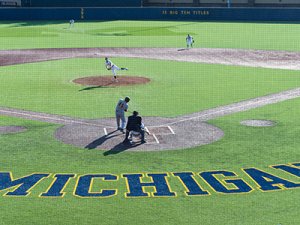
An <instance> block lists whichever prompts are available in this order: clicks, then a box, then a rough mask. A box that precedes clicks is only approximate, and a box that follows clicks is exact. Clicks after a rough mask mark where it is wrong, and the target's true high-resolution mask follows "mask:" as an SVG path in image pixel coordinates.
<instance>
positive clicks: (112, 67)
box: [105, 57, 128, 82]
mask: <svg viewBox="0 0 300 225" xmlns="http://www.w3.org/2000/svg"><path fill="white" fill-rule="evenodd" d="M105 67H106V69H107V70H111V71H112V73H113V75H114V77H113V79H112V80H113V81H115V82H118V80H117V70H128V69H127V68H123V67H122V68H119V67H117V66H116V65H115V64H113V62H112V61H110V60H109V59H108V58H107V57H105Z"/></svg>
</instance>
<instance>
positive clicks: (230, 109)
mask: <svg viewBox="0 0 300 225" xmlns="http://www.w3.org/2000/svg"><path fill="white" fill-rule="evenodd" d="M278 94H279V93H277V95H278ZM291 95H292V94H287V95H286V96H285V98H284V99H281V100H280V99H278V101H276V102H270V101H272V100H275V99H277V98H278V96H274V97H271V98H268V99H264V100H260V101H256V102H253V103H246V104H242V105H240V106H232V107H230V108H227V109H221V110H217V111H214V112H208V113H204V114H201V115H199V116H194V117H189V118H186V119H181V120H177V121H174V122H170V123H166V124H162V125H158V126H152V127H165V126H169V125H173V124H176V123H181V122H185V121H189V120H194V119H199V118H201V117H206V116H212V115H214V114H219V113H222V112H226V111H232V110H237V109H239V108H245V107H246V106H252V105H257V104H258V106H257V107H253V108H249V109H245V110H241V111H236V112H232V113H229V114H226V115H230V114H233V113H237V112H243V111H248V110H250V109H255V108H259V107H263V106H266V105H269V104H275V103H278V102H283V101H286V100H290V99H294V98H299V97H300V96H294V97H293V98H288V97H290V96H291ZM251 100H254V99H249V100H246V101H251ZM269 102H270V103H269ZM238 103H241V102H237V103H235V104H238ZM262 103H266V104H263V105H260V104H262ZM222 107H226V106H222ZM208 110H212V109H208ZM220 116H225V115H220ZM216 117H218V115H217V116H216ZM216 117H213V118H208V119H207V120H211V119H215V118H216Z"/></svg>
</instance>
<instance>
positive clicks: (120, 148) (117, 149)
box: [103, 142, 142, 156]
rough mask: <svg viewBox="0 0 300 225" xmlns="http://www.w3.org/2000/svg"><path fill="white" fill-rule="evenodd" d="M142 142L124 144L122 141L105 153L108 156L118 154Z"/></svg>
mask: <svg viewBox="0 0 300 225" xmlns="http://www.w3.org/2000/svg"><path fill="white" fill-rule="evenodd" d="M141 144H142V143H138V144H134V145H132V144H129V143H128V144H123V143H122V142H121V143H119V144H117V145H116V146H114V147H113V148H112V149H110V150H108V151H106V152H104V153H103V155H104V156H108V155H116V154H119V153H121V152H124V151H126V150H128V149H131V148H135V147H137V146H139V145H141Z"/></svg>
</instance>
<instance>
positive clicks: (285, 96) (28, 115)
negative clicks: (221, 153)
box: [0, 88, 300, 143]
mask: <svg viewBox="0 0 300 225" xmlns="http://www.w3.org/2000/svg"><path fill="white" fill-rule="evenodd" d="M291 91H293V92H292V93H287V92H291ZM299 97H300V88H296V89H291V90H286V91H282V92H279V93H275V94H271V95H267V96H262V97H257V98H254V99H249V100H244V101H241V102H237V103H233V104H229V105H227V106H226V105H224V106H220V107H217V108H212V109H208V110H206V111H210V112H206V113H205V111H203V112H202V113H201V112H198V114H199V115H198V116H192V117H187V116H182V117H185V118H184V119H179V120H176V121H174V122H169V123H166V124H162V125H157V126H148V127H168V128H169V130H170V131H171V132H172V134H175V132H174V131H173V129H172V128H171V127H170V125H174V124H177V123H181V122H185V121H189V120H195V119H200V118H205V117H209V118H206V120H204V121H207V120H211V119H215V118H216V117H221V116H225V115H230V114H233V113H238V112H243V111H248V110H250V109H254V108H259V107H263V106H265V105H269V104H275V103H278V102H283V101H286V100H290V99H295V98H299ZM260 98H263V99H261V100H259V99H260ZM247 101H251V102H248V103H247ZM253 101H254V102H253ZM237 104H239V105H237ZM236 105H237V106H236ZM224 107H225V108H224ZM247 107H248V108H247ZM218 108H221V109H218ZM244 108H246V109H244ZM240 109H242V110H240ZM1 113H2V114H3V115H6V116H16V117H20V118H24V119H31V120H34V119H35V120H39V121H43V122H48V123H51V122H52V123H59V124H64V125H66V124H81V125H88V126H95V127H107V128H114V127H111V126H107V125H102V124H95V123H92V122H90V123H89V122H83V121H80V120H79V119H78V120H76V119H74V118H66V119H63V118H57V117H59V116H60V115H51V114H48V116H47V115H36V114H35V113H37V112H30V111H27V112H24V111H23V112H20V110H19V109H1V107H0V114H1ZM222 113H223V114H222ZM195 114H197V113H195ZM218 114H219V115H218ZM214 115H215V116H214ZM62 117H65V116H62ZM178 118H180V117H178ZM145 129H146V130H147V131H148V132H149V130H148V128H147V127H145ZM153 136H154V137H155V138H156V136H155V135H154V134H153ZM156 139H157V138H156ZM157 142H158V140H157ZM158 143H159V142H158Z"/></svg>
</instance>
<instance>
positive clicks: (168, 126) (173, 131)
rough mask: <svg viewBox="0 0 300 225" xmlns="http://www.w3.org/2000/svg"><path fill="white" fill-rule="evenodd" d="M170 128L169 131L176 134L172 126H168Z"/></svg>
mask: <svg viewBox="0 0 300 225" xmlns="http://www.w3.org/2000/svg"><path fill="white" fill-rule="evenodd" d="M168 128H169V130H170V131H171V133H172V134H175V132H174V130H173V129H172V128H171V127H170V126H168Z"/></svg>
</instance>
